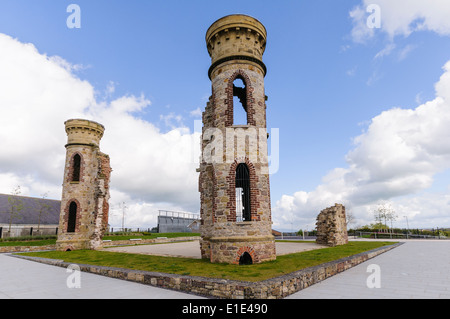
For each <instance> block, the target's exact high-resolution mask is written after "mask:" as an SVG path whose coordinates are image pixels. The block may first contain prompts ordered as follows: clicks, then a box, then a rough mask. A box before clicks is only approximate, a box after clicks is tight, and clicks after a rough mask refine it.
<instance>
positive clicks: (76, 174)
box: [72, 154, 81, 182]
mask: <svg viewBox="0 0 450 319" xmlns="http://www.w3.org/2000/svg"><path fill="white" fill-rule="evenodd" d="M80 171H81V156H80V155H79V154H75V155H74V156H73V172H72V182H79V181H80Z"/></svg>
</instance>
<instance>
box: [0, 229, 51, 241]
mask: <svg viewBox="0 0 450 319" xmlns="http://www.w3.org/2000/svg"><path fill="white" fill-rule="evenodd" d="M44 235H58V227H56V226H51V227H47V226H41V227H34V226H33V227H22V226H11V227H9V226H6V227H5V226H0V238H12V237H28V236H30V237H32V236H44Z"/></svg>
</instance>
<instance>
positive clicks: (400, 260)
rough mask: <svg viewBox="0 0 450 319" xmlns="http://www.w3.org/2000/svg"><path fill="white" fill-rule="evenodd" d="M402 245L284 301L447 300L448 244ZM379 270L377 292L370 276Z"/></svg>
mask: <svg viewBox="0 0 450 319" xmlns="http://www.w3.org/2000/svg"><path fill="white" fill-rule="evenodd" d="M404 242H405V244H403V245H401V246H399V247H397V248H395V249H393V250H390V251H388V252H386V253H384V254H381V255H379V256H377V257H375V258H373V259H370V260H368V261H366V262H364V263H361V264H359V265H358V266H356V267H353V268H351V269H349V270H347V271H344V272H342V273H340V274H338V275H336V276H333V277H331V278H328V279H327V280H324V281H322V282H320V283H318V284H316V285H313V286H311V287H308V288H307V289H304V290H301V291H299V292H297V293H294V294H292V295H290V296H289V297H287V298H288V299H293V298H296V299H336V298H340V299H372V298H374V299H386V298H387V299H412V298H414V299H424V298H431V299H449V298H450V241H449V240H422V241H420V240H409V241H404ZM370 265H376V266H379V268H378V270H379V273H380V277H379V278H380V288H368V286H367V281H368V279H369V285H373V281H371V278H373V277H371V278H369V276H373V275H375V272H374V270H373V269H374V268H370V267H369V266H370Z"/></svg>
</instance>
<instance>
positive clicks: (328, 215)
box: [316, 204, 348, 247]
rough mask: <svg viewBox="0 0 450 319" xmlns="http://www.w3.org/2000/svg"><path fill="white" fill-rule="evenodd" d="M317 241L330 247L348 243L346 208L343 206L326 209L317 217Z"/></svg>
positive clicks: (337, 205)
mask: <svg viewBox="0 0 450 319" xmlns="http://www.w3.org/2000/svg"><path fill="white" fill-rule="evenodd" d="M316 226H317V240H316V242H317V243H318V244H321V245H328V246H330V247H334V246H338V245H345V244H347V243H348V235H347V225H346V221H345V207H344V206H343V205H341V204H336V205H335V206H332V207H329V208H326V209H324V210H322V211H321V212H320V214H319V215H318V216H317V222H316Z"/></svg>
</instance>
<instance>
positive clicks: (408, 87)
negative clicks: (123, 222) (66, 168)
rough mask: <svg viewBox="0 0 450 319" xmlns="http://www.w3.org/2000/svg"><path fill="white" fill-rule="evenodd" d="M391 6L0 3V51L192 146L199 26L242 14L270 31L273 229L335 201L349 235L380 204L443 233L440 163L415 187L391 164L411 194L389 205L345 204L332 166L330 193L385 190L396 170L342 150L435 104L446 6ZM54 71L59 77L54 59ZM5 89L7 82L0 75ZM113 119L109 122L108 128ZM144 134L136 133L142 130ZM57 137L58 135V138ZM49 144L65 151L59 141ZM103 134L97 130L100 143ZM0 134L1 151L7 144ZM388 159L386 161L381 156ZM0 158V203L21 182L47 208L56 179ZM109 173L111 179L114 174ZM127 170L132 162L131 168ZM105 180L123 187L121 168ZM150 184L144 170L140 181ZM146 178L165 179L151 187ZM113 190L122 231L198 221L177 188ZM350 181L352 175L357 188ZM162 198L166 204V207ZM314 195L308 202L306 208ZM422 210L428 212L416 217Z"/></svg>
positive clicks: (310, 218) (199, 78)
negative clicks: (47, 62) (72, 22)
mask: <svg viewBox="0 0 450 319" xmlns="http://www.w3.org/2000/svg"><path fill="white" fill-rule="evenodd" d="M71 3H75V4H77V5H79V7H80V8H81V28H79V29H69V28H68V27H67V25H66V19H67V17H68V16H69V15H70V13H68V12H66V8H67V6H68V5H69V4H71ZM370 3H377V4H379V6H380V8H381V9H382V11H381V22H382V24H381V28H379V29H373V30H365V29H364V25H363V24H364V22H365V19H367V17H368V13H367V12H365V9H366V7H367V5H368V4H370ZM400 3H403V7H402V6H394V5H392V4H389V2H388V1H385V0H377V1H375V0H374V1H363V0H351V1H332V0H314V1H227V2H223V1H199V0H198V1H197V0H193V1H142V0H139V1H138V0H132V1H122V0H115V1H106V0H96V1H82V0H77V1H52V0H39V1H31V0H14V1H12V0H2V1H1V3H0V33H1V34H4V35H7V36H9V37H11V39H9V40H8V41H9V42H11V41H12V39H14V41H16V42H19V43H22V44H24V43H31V44H32V45H33V46H34V47H35V48H36V50H37V53H36V54H39V55H41V56H42V55H44V56H46V57H55V56H57V57H60V58H61V59H62V60H63V61H65V62H66V63H68V64H69V65H70V76H72V77H73V78H75V79H77V80H79V81H81V82H83V81H84V82H86V83H89V86H90V87H91V88H92V90H93V92H94V93H93V94H94V99H95V103H96V104H99V105H110V106H111V105H114V101H119V102H120V101H123V98H124V97H128V98H129V101H132V102H130V103H132V104H133V103H134V104H133V105H132V106H131V109H128V110H127V112H126V115H129V116H131V117H132V119H133V120H135V121H138V122H139V121H141V122H140V123H141V124H142V123H144V124H148V125H150V126H151V127H152V128H155V129H157V130H158V133H157V134H159V135H157V136H165V137H166V135H164V134H168V133H170V132H174V131H176V132H179V133H180V134H181V135H183V134H184V135H189V134H192V133H193V130H194V120H196V119H197V120H198V119H199V118H200V117H199V116H198V114H199V112H198V111H199V110H200V111H203V110H204V107H205V106H206V101H207V99H208V97H209V95H210V93H211V86H210V81H209V79H208V76H207V71H208V68H209V66H210V58H209V56H208V53H207V50H206V45H205V33H206V30H207V29H208V27H209V26H210V25H211V24H212V23H213V22H214V21H215V20H217V19H219V18H221V17H222V16H225V15H228V14H233V13H243V14H248V15H251V16H253V17H255V18H257V19H258V20H260V21H261V22H262V23H263V24H264V25H265V27H266V29H267V31H268V42H267V49H266V52H265V54H264V62H265V64H266V66H267V68H268V73H267V76H266V78H265V89H266V94H267V95H268V96H269V100H268V102H267V106H268V108H267V120H268V129H269V130H270V129H271V128H278V129H279V132H280V139H279V145H280V147H279V149H280V153H279V161H280V166H279V170H278V171H277V172H276V173H275V174H273V175H271V195H272V207H273V215H274V228H277V227H278V228H281V229H291V228H295V229H298V228H305V227H307V226H308V227H309V228H311V227H312V225H313V224H314V219H315V216H316V215H317V214H318V213H319V211H320V209H323V208H325V207H326V206H330V205H332V204H334V202H339V201H342V202H344V204H346V203H347V204H348V206H349V207H352V213H354V215H355V219H356V220H357V222H355V223H356V224H360V225H361V224H366V223H369V222H373V220H372V215H371V211H373V209H374V207H375V206H376V205H377V204H378V203H379V202H380V201H389V202H392V205H393V206H394V208H395V210H396V211H397V213H398V215H399V216H400V217H399V218H398V225H397V226H399V227H404V225H403V223H404V222H403V221H402V218H403V217H402V216H409V217H410V219H411V222H410V224H411V223H413V224H414V221H415V222H416V226H417V227H421V226H423V227H434V226H442V227H444V226H447V227H449V226H450V219H449V218H448V217H445V216H446V214H444V212H446V211H447V210H448V205H447V201H446V198H447V197H446V196H447V195H448V194H449V193H450V192H449V185H450V183H449V182H448V178H447V177H449V175H450V174H449V173H448V168H449V167H450V165H449V164H450V163H449V162H448V161H447V159H446V158H445V159H443V160H442V161H441V160H439V165H440V166H439V168H436V169H435V170H433V169H428V168H427V169H426V173H424V171H422V170H420V172H419V173H420V174H422V175H421V177H424V176H423V175H426V177H424V178H421V179H420V181H417V180H415V179H414V178H413V177H414V176H416V177H417V176H418V174H419V173H418V172H417V171H415V169H414V167H417V166H415V162H414V161H415V160H416V159H417V158H418V156H412V157H411V161H409V162H407V163H406V164H404V165H403V164H402V165H401V166H403V167H410V166H409V165H408V163H409V164H411V169H410V170H408V171H407V172H405V173H404V174H401V177H405V176H411V178H412V179H411V180H408V181H402V182H401V183H403V184H402V185H404V183H414V184H416V185H421V186H417V187H411V188H404V187H399V188H395V189H392V193H389V191H387V192H383V191H381V190H382V189H387V190H391V188H389V187H388V186H387V187H383V186H382V185H379V188H376V190H373V189H371V190H370V192H369V190H367V192H368V193H364V194H367V199H366V200H362V199H361V200H354V197H352V195H351V194H350V193H352V192H353V194H354V191H351V192H350V191H345V192H344V191H340V190H339V187H338V186H337V188H334V187H331V186H330V185H331V182H330V179H331V180H334V177H333V176H335V175H333V174H338V175H339V174H342V172H341V173H338V172H337V171H336V169H339V168H342V169H343V170H348V172H347V173H348V174H347V175H345V176H344V175H339V178H342V180H341V182H342V183H344V182H345V186H342V185H341V187H342V188H346V189H347V188H348V189H355V188H362V187H363V186H364V185H369V184H370V185H375V184H374V181H376V180H382V181H383V182H385V183H388V184H389V183H391V182H393V181H394V180H395V179H396V178H397V177H399V176H400V175H399V174H398V170H395V172H394V173H392V172H393V171H394V169H393V168H392V167H395V161H394V164H392V163H393V162H389V163H391V164H389V163H388V164H387V165H393V166H389V167H390V168H392V171H391V170H390V169H389V167H388V168H386V167H384V168H386V170H383V171H380V170H377V171H376V172H378V173H379V174H380V175H376V174H375V170H374V169H372V167H371V166H365V165H369V164H368V162H367V161H365V160H364V156H367V157H366V158H369V157H370V153H364V152H363V151H362V150H367V149H371V150H372V149H373V148H371V147H372V146H373V143H372V144H371V146H370V147H369V146H367V145H368V144H361V145H359V144H354V139H355V138H356V137H358V136H365V137H367V138H362V140H364V143H370V141H373V140H375V141H376V140H378V139H377V136H376V135H375V133H374V132H378V131H376V130H375V129H376V127H377V126H376V125H373V126H372V125H371V124H373V123H374V122H373V119H375V118H379V116H380V115H381V114H383V112H385V113H384V117H380V122H381V121H383V120H385V118H390V117H389V115H393V112H392V110H393V109H394V108H397V107H398V108H401V109H403V110H411V111H414V110H415V109H416V108H417V107H418V106H420V105H423V104H424V103H426V102H429V101H433V100H434V99H435V98H436V90H435V84H436V83H437V82H438V81H439V80H440V78H441V76H443V74H444V73H445V72H444V71H443V67H444V65H445V64H446V63H447V61H449V60H450V53H449V52H450V39H449V34H450V31H449V29H450V28H449V27H448V24H447V23H446V22H445V20H450V15H449V12H450V10H449V7H450V4H447V3H445V1H436V2H435V3H434V4H433V5H428V6H427V5H426V4H427V1H425V0H423V1H421V0H414V1H397V4H400ZM358 9H359V11H358ZM361 10H362V11H363V12H365V15H363V16H362V17H360V18H359V19H358V18H357V17H356V16H355V13H358V12H361ZM352 13H353V16H352ZM446 15H447V16H446ZM425 17H428V18H425ZM442 17H444V18H446V17H447V18H449V19H442ZM443 21H444V22H443ZM361 22H362V27H361ZM402 23H403V24H402ZM361 30H362V34H363V36H358V33H357V32H356V31H361ZM0 58H1V57H0ZM3 58H4V59H6V58H5V57H3ZM59 65H62V63H61V60H60V61H59ZM28 71H29V70H28ZM24 72H25V71H24ZM24 76H26V75H24ZM4 77H5V81H7V75H5V74H4ZM28 78H29V76H28ZM18 83H20V81H19V82H18ZM52 88H54V86H49V90H52ZM74 92H75V89H74ZM54 93H55V94H58V92H54ZM0 94H1V93H0ZM23 94H26V92H25V93H23ZM77 94H78V93H77ZM77 94H75V93H74V97H72V101H73V99H76V98H77V96H80V95H77ZM62 100H64V99H63V98H62ZM119 102H117V104H119ZM56 107H57V108H58V111H57V112H58V114H61V118H64V116H66V117H67V118H69V117H71V116H72V115H75V114H79V113H80V112H81V110H85V109H86V108H88V106H87V104H86V105H83V102H82V101H81V102H80V104H79V108H78V109H77V112H78V113H76V112H75V113H71V111H69V110H67V112H65V105H64V103H63V104H61V105H58V106H55V108H56ZM124 107H129V106H124ZM8 111H9V110H8V106H7V105H0V112H1V115H2V116H3V117H4V118H6V117H7V116H10V115H9V113H8ZM30 112H39V110H38V109H34V110H31V111H30ZM90 114H92V112H91V113H90ZM19 115H20V113H19ZM443 118H445V117H443ZM94 120H95V118H94ZM116 120H117V123H120V118H118V119H116ZM99 121H100V120H99ZM407 122H408V121H406V123H407ZM124 123H128V122H125V121H124ZM104 124H105V123H104ZM54 125H55V124H54ZM124 125H125V124H124ZM148 125H147V126H145V125H144V126H145V127H147V128H148ZM442 125H444V124H442ZM105 126H106V124H105ZM380 126H381V127H383V125H380ZM56 127H57V126H56ZM110 127H111V126H110ZM121 129H123V130H124V133H123V135H122V136H123V137H124V138H128V139H132V137H133V135H132V129H131V127H130V128H127V127H122V128H121ZM29 133H31V129H30V132H29ZM128 133H129V135H127V134H128ZM369 133H370V134H373V136H372V135H370V134H369ZM33 134H35V133H33ZM55 134H58V131H57V130H56V129H55ZM61 134H62V139H63V140H64V138H65V136H64V132H63V131H61ZM107 134H108V126H107V131H106V133H105V138H107V137H106V135H107ZM424 134H425V133H424ZM5 136H6V137H4V138H5V139H7V138H8V135H5ZM9 138H10V137H9ZM385 138H387V140H388V141H389V140H390V139H389V137H385ZM424 138H425V137H424ZM427 138H428V136H427ZM366 141H367V142H366ZM421 141H422V140H421ZM406 142H408V141H406ZM0 143H2V142H0ZM129 143H131V142H129ZM424 143H425V142H424ZM105 144H106V145H103V146H104V148H103V151H104V152H106V153H110V155H111V150H109V149H105V148H106V147H107V146H108V145H113V144H112V143H111V144H109V143H108V142H107V141H105ZM16 145H17V144H16ZM19 145H20V144H19ZM142 145H143V147H145V144H142ZM408 145H409V144H408ZM428 145H429V144H426V145H425V146H424V145H422V144H420V145H419V146H420V147H413V148H412V149H416V150H417V149H419V148H420V149H424V148H426V146H428ZM17 147H25V146H17ZM377 147H379V146H377ZM430 147H431V146H430ZM49 148H50V146H49ZM381 149H382V151H389V150H388V149H386V150H383V148H382V147H381ZM394 149H395V147H394ZM353 150H356V152H354V154H359V156H358V157H356V155H355V157H354V158H352V162H349V154H352V153H351V152H352V151H353ZM158 151H159V150H149V152H158ZM63 155H64V153H63ZM129 155H131V154H129ZM390 155H392V152H391V153H389V154H387V155H386V157H389V156H390ZM419 155H420V156H422V157H424V156H425V155H424V154H419ZM428 155H429V154H428V153H427V156H428ZM118 156H120V154H119V155H117V157H118ZM152 156H153V155H152ZM4 157H5V159H4V162H2V159H1V158H0V173H1V174H4V176H9V179H8V178H4V182H3V183H0V192H3V193H9V192H10V191H11V189H12V188H13V187H14V183H21V184H22V185H23V189H24V193H27V194H29V195H31V196H38V195H39V194H40V192H41V191H42V193H43V192H44V191H45V189H49V190H50V193H51V194H52V196H53V197H55V198H58V196H60V195H59V193H58V187H59V188H60V181H59V180H58V179H57V176H58V174H57V173H56V172H55V173H54V177H53V178H46V177H45V169H44V170H43V171H39V167H40V166H38V167H36V170H35V171H33V170H32V169H30V168H26V169H25V168H21V167H18V166H12V165H10V163H11V162H12V161H13V160H12V159H11V158H10V157H8V156H6V155H5V156H4ZM11 157H12V156H11ZM400 157H401V156H400ZM356 158H357V159H358V160H356ZM433 158H434V157H433ZM121 160H122V163H123V162H126V161H127V159H126V158H122V159H121ZM428 160H429V163H428V164H429V166H433V167H436V162H433V160H430V159H429V158H428ZM441 162H442V163H441ZM24 163H25V162H24ZM352 163H353V164H354V166H353V167H355V168H361V167H363V168H364V169H365V170H366V171H367V172H370V174H369V175H370V177H368V178H367V180H365V182H364V183H363V184H357V183H356V184H352V185H351V186H350V184H349V182H348V180H350V179H351V178H350V177H351V176H353V175H354V174H353V173H352V165H351V164H352ZM420 163H422V162H420ZM120 164H121V163H118V164H117V165H116V167H118V168H119V167H122V166H121V165H120ZM24 165H25V164H24ZM55 165H56V164H55ZM130 165H134V164H133V163H132V162H130ZM149 165H150V164H149ZM56 166H57V165H56ZM113 166H114V162H113ZM150 166H151V165H150ZM113 168H114V167H113ZM143 169H145V166H143ZM175 170H177V169H175ZM180 171H182V170H181V169H180ZM333 172H334V173H333ZM358 172H359V171H358ZM60 173H61V175H62V172H60ZM115 173H116V174H118V175H119V176H121V171H120V169H119V170H117V169H116V171H115ZM151 173H152V169H151V168H149V170H148V174H151ZM123 174H125V173H123ZM330 174H331V175H330ZM352 174H353V175H352ZM355 174H356V173H355ZM389 174H392V175H391V176H388V175H389ZM141 175H145V174H141ZM11 176H12V177H11ZM364 176H366V175H364ZM122 178H123V179H122ZM158 178H161V179H170V178H174V177H173V176H170V175H169V176H165V175H161V176H158ZM177 178H182V177H180V176H178V177H177ZM186 178H189V179H190V182H189V183H188V182H187V184H189V186H188V187H191V188H192V187H193V185H194V186H195V185H196V182H197V181H196V176H195V172H194V173H193V174H192V175H189V177H186ZM124 179H125V176H122V177H120V178H118V179H117V180H116V181H117V184H114V185H113V187H115V188H116V189H117V193H115V195H116V196H115V198H114V196H113V197H112V201H113V202H115V203H118V202H121V201H122V200H123V201H126V202H127V204H128V206H129V207H130V208H129V212H128V214H129V215H130V216H129V220H130V223H131V224H132V225H130V226H136V227H138V226H139V225H138V224H139V218H141V221H142V220H145V223H146V224H152V223H154V222H155V218H154V214H155V213H154V212H155V211H156V210H157V209H158V208H159V209H166V208H169V209H170V208H173V209H179V210H188V211H194V212H195V210H196V209H198V207H197V206H198V204H199V199H198V198H195V196H198V195H197V194H196V192H195V191H196V190H195V188H193V190H191V191H190V192H189V194H186V197H188V196H191V197H192V196H193V197H194V198H193V199H191V200H187V201H184V200H183V199H181V197H183V196H180V197H179V198H177V196H176V195H174V194H175V193H176V191H178V189H177V188H176V187H174V188H173V189H172V190H171V186H170V185H167V188H166V191H165V192H162V193H161V194H160V195H158V194H156V195H155V194H153V195H151V194H149V192H152V190H151V187H148V185H147V184H146V182H144V181H142V184H140V181H138V182H136V183H135V184H136V188H134V186H133V185H129V186H127V187H122V186H121V185H120V184H119V181H122V180H124ZM150 179H151V178H149V180H150ZM361 179H362V177H361V176H360V177H358V180H359V181H360V180H361ZM40 180H42V182H39V181H40ZM44 181H45V182H44ZM422 181H423V184H421V182H422ZM27 182H28V183H29V186H28V187H27ZM147 182H149V181H147ZM112 183H114V179H113V180H112ZM149 183H150V182H149ZM155 183H158V180H157V179H155V180H154V181H151V184H152V185H153V184H155ZM178 184H179V183H178ZM31 185H35V186H31ZM38 185H40V186H38ZM139 185H142V187H141V188H140V189H139V191H137V192H136V191H133V189H138V186H139ZM358 185H359V186H358ZM361 185H363V186H361ZM386 185H387V184H386ZM389 185H390V184H389ZM146 187H147V188H146ZM324 188H325V189H326V190H325V191H324V190H323V189H324ZM331 189H333V191H331ZM171 191H173V194H172V195H167V194H169V193H171ZM146 192H148V193H146ZM319 193H320V195H319ZM325 193H326V194H327V195H326V196H325V195H324V194H325ZM330 194H331V195H330ZM349 194H350V195H349ZM113 195H114V193H113ZM158 196H160V198H161V200H158ZM315 196H316V197H317V198H320V200H319V199H317V198H316V199H317V200H314V198H315ZM333 196H334V198H335V201H334V200H333ZM355 196H356V195H355ZM434 196H438V197H439V198H440V199H443V198H445V201H443V203H444V204H442V205H443V206H441V207H434V206H435V204H433V205H434V206H433V208H429V209H425V207H426V205H428V204H429V203H436V200H435V199H434V198H435V197H434ZM175 198H176V199H175ZM183 198H184V197H183ZM360 198H362V197H360ZM430 198H433V200H431V199H430ZM196 203H197V204H196ZM410 203H416V206H414V207H410V206H408V205H409V204H410ZM427 203H428V204H427ZM196 205H197V206H196ZM321 205H322V206H321ZM430 205H431V204H430ZM133 207H134V209H135V213H133ZM149 207H151V209H150V208H149ZM146 209H150V210H151V211H152V213H151V214H150V213H148V214H150V215H152V216H153V217H151V218H142V215H141V214H144V211H147V210H146ZM430 211H433V213H428V212H430ZM438 211H439V212H438ZM412 212H414V213H412ZM441 214H443V215H441ZM133 215H135V216H136V218H134V217H133ZM137 216H139V218H138V217H137ZM443 216H444V217H443ZM112 220H113V221H114V218H112Z"/></svg>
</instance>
